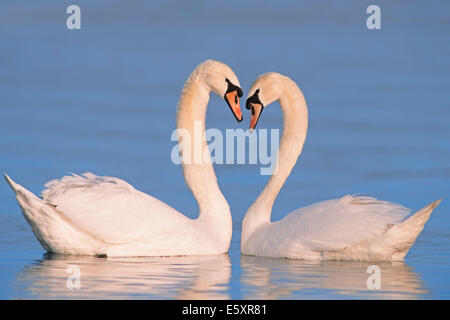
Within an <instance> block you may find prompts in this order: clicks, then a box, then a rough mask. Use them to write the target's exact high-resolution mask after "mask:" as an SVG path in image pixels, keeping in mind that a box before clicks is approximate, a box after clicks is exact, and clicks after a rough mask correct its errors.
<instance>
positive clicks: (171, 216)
mask: <svg viewBox="0 0 450 320" xmlns="http://www.w3.org/2000/svg"><path fill="white" fill-rule="evenodd" d="M45 186H46V189H45V190H44V191H43V192H42V197H43V200H44V201H46V202H49V203H51V204H52V205H54V206H55V207H56V209H58V210H59V211H60V212H62V213H63V214H64V216H65V217H67V218H68V219H69V220H70V221H71V222H72V223H73V225H75V226H76V227H79V228H80V229H81V230H83V231H84V232H87V233H89V234H93V235H94V234H95V236H96V237H97V238H99V239H102V240H103V241H105V242H107V243H110V244H120V243H127V242H131V241H134V240H138V239H142V238H144V237H151V236H154V237H157V236H158V235H159V234H161V233H164V229H166V228H167V229H168V230H173V227H174V225H176V224H178V223H181V224H183V222H185V221H186V222H187V220H188V219H187V218H186V217H185V216H184V215H182V214H180V213H178V211H176V210H175V209H173V208H172V207H170V206H168V205H167V204H165V203H164V202H162V201H160V200H158V199H156V198H154V197H152V196H150V195H147V194H145V193H143V192H140V191H138V190H136V189H135V188H133V187H132V186H131V185H130V184H128V183H126V182H125V181H123V180H121V179H118V178H113V177H101V176H96V175H94V174H92V173H85V174H84V175H83V176H80V175H75V174H74V175H72V176H65V177H63V178H61V179H57V180H52V181H49V182H48V183H47V184H46V185H45ZM154 240H155V242H156V241H157V239H154Z"/></svg>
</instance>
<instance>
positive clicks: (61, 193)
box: [5, 60, 243, 257]
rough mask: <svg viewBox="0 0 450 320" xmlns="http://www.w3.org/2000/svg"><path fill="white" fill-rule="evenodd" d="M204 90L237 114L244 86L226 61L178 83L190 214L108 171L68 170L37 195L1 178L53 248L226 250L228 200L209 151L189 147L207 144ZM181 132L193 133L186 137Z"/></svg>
mask: <svg viewBox="0 0 450 320" xmlns="http://www.w3.org/2000/svg"><path fill="white" fill-rule="evenodd" d="M210 92H214V93H216V94H218V95H219V96H220V97H223V98H224V99H225V101H226V103H227V104H228V106H229V108H230V109H231V111H232V113H233V114H234V116H235V117H236V119H237V120H238V121H242V111H241V108H240V99H239V98H240V97H242V94H243V93H242V89H241V87H240V84H239V80H238V78H237V76H236V74H235V73H234V72H233V70H232V69H231V68H230V67H229V66H228V65H226V64H224V63H222V62H219V61H216V60H207V61H204V62H203V63H201V64H199V65H198V66H197V67H196V68H195V70H194V71H193V72H192V73H191V74H190V76H189V78H188V79H187V81H186V82H185V84H184V87H183V89H182V93H181V97H180V100H179V103H178V112H177V130H179V131H180V132H181V133H183V134H179V135H178V142H179V144H178V146H179V150H180V156H181V159H182V167H183V174H184V178H185V180H186V184H187V186H188V187H189V188H190V190H191V191H192V193H193V196H194V197H195V199H196V200H197V203H198V207H199V215H198V217H197V218H196V219H190V218H188V217H187V216H185V215H183V214H182V213H180V212H179V211H177V210H176V209H174V208H172V207H171V206H169V205H168V204H166V203H164V202H162V201H160V200H158V199H157V198H155V197H152V196H151V195H148V194H145V193H144V192H141V191H139V190H137V189H135V188H134V187H133V186H132V185H130V184H129V183H127V182H125V181H123V180H121V179H119V178H114V177H108V176H97V175H95V174H92V173H89V172H87V173H84V174H82V175H77V174H72V175H68V176H64V177H62V178H61V179H55V180H52V181H49V182H47V183H46V184H45V190H43V191H42V197H41V198H40V197H37V196H36V195H34V194H33V193H32V192H30V191H28V190H27V189H26V188H24V187H23V186H21V185H19V184H18V183H16V182H15V181H13V180H12V179H11V178H10V177H9V176H8V175H7V174H6V173H5V179H6V181H7V182H8V184H9V185H10V187H11V188H12V190H13V191H14V192H15V195H16V199H17V202H18V203H19V206H20V207H21V209H22V211H23V214H24V217H25V219H26V220H27V221H28V223H29V224H30V226H31V229H32V231H33V233H34V234H35V236H36V238H37V239H38V240H39V242H40V244H41V245H42V247H43V248H44V249H45V250H46V251H48V252H51V253H59V254H72V255H89V256H98V257H115V256H120V257H125V256H183V255H206V254H225V253H227V252H228V250H229V246H230V242H231V235H232V217H231V211H230V207H229V205H228V203H227V201H226V199H225V197H224V196H223V194H222V192H221V191H220V189H219V186H218V183H217V178H216V175H215V173H214V169H213V166H212V165H211V163H210V161H209V160H210V154H209V153H205V154H204V155H203V157H201V161H197V160H198V159H195V158H194V154H193V152H187V151H190V150H189V149H195V148H197V147H198V148H200V150H205V148H207V146H206V143H205V141H204V139H203V136H202V137H200V139H194V137H193V135H194V134H195V132H194V128H195V126H196V125H198V126H201V128H202V131H201V132H202V134H204V127H205V117H206V109H207V106H208V102H209V96H210ZM186 134H187V135H191V136H192V139H186V138H187V137H186Z"/></svg>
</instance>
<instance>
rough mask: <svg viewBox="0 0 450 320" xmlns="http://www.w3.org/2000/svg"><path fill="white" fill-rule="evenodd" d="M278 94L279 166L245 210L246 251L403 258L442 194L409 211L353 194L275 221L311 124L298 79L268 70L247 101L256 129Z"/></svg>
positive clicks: (299, 256) (316, 257)
mask: <svg viewBox="0 0 450 320" xmlns="http://www.w3.org/2000/svg"><path fill="white" fill-rule="evenodd" d="M276 100H279V102H280V105H281V109H282V111H283V117H284V130H283V135H282V139H281V145H280V149H279V162H278V171H277V172H276V173H275V174H274V175H272V177H271V178H270V181H269V182H268V184H267V186H266V187H265V188H264V190H263V191H262V193H261V194H260V195H259V197H258V198H257V199H256V201H255V202H254V203H253V204H252V205H251V206H250V208H249V209H248V211H247V213H246V215H245V218H244V221H243V223H242V237H241V251H242V253H243V254H244V255H255V256H269V257H286V258H295V259H308V260H355V261H381V260H384V261H396V260H403V259H404V257H405V255H406V253H407V252H408V250H409V248H410V247H411V246H412V245H413V243H414V241H415V240H416V238H417V236H418V235H419V234H420V232H421V231H422V229H423V227H424V225H425V222H426V221H427V220H428V218H429V216H430V214H431V212H432V211H433V209H434V208H435V207H436V206H437V205H438V204H439V202H440V201H441V200H438V201H435V202H433V203H431V204H429V205H428V206H426V207H425V208H423V209H421V210H420V211H418V212H417V213H415V214H414V215H411V216H408V215H409V213H410V210H409V209H407V208H404V207H402V206H401V205H398V204H394V203H390V202H386V201H380V200H377V199H374V198H371V197H362V196H351V195H347V196H345V197H343V198H340V199H333V200H328V201H322V202H319V203H316V204H313V205H310V206H307V207H304V208H300V209H297V210H295V211H293V212H291V213H290V214H288V215H287V216H286V217H284V218H283V219H282V220H280V221H277V222H272V223H271V222H270V217H271V212H272V207H273V203H274V201H275V198H276V197H277V195H278V193H279V192H280V189H281V188H282V186H283V184H284V182H285V181H286V179H287V177H288V176H289V174H290V172H291V170H292V168H293V167H294V165H295V163H296V161H297V158H298V157H299V155H300V153H301V151H302V148H303V144H304V142H305V139H306V132H307V128H308V109H307V106H306V101H305V99H304V97H303V94H302V92H301V91H300V89H299V88H298V86H297V85H296V83H295V82H294V81H292V80H291V79H290V78H288V77H286V76H283V75H281V74H278V73H268V74H264V75H261V76H260V77H259V78H258V79H257V80H256V81H255V82H254V83H253V85H252V87H251V89H250V91H249V98H248V99H247V103H246V107H247V109H251V112H252V118H251V121H250V130H253V129H254V128H255V126H256V124H257V122H258V119H259V116H260V115H261V112H262V110H263V108H264V107H266V106H267V105H269V104H271V103H272V102H274V101H276Z"/></svg>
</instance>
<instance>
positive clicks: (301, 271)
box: [241, 256, 427, 299]
mask: <svg viewBox="0 0 450 320" xmlns="http://www.w3.org/2000/svg"><path fill="white" fill-rule="evenodd" d="M369 265H370V263H367V262H351V261H323V262H320V261H304V260H291V259H276V258H264V257H251V256H242V257H241V267H242V275H241V283H242V284H243V285H241V288H244V289H245V291H246V292H242V297H243V298H244V299H299V298H302V299H318V298H319V299H328V298H331V299H333V298H343V299H345V298H353V299H355V298H357V299H358V298H369V299H418V298H420V295H422V294H425V293H427V290H426V289H425V288H423V285H422V281H421V280H420V278H419V276H418V275H417V274H416V273H415V272H414V271H412V268H411V267H409V266H407V265H406V264H405V263H404V262H384V263H377V265H378V266H379V267H380V271H381V288H380V289H379V290H369V289H368V288H367V284H366V283H367V279H368V278H369V276H370V274H368V273H366V270H367V267H368V266H369Z"/></svg>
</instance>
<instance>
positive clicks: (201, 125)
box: [177, 70, 232, 237]
mask: <svg viewBox="0 0 450 320" xmlns="http://www.w3.org/2000/svg"><path fill="white" fill-rule="evenodd" d="M210 91H211V89H210V87H209V86H208V85H207V84H206V83H205V82H204V80H203V79H202V77H201V70H200V71H199V70H196V71H194V72H193V74H192V75H191V76H190V77H189V79H188V80H187V81H186V83H185V85H184V88H183V92H182V95H181V98H180V102H179V105H178V116H177V129H178V141H179V146H181V150H182V153H181V154H182V159H183V161H182V166H183V174H184V178H185V180H186V183H187V185H188V187H189V188H190V189H191V191H192V193H193V195H194V197H195V199H196V200H197V203H198V206H199V218H198V220H200V221H208V223H211V224H214V225H216V228H215V229H216V230H219V231H218V233H220V232H221V231H220V230H223V232H224V235H223V236H225V237H228V233H231V228H232V223H231V212H230V208H229V206H228V203H227V201H226V199H225V197H224V196H223V195H222V192H221V191H220V189H219V185H218V183H217V177H216V175H215V173H214V168H213V166H212V165H211V159H210V155H209V152H208V146H207V145H206V142H205V135H204V133H205V117H206V109H207V106H208V101H209V93H210ZM217 225H219V226H220V228H217ZM219 236H221V235H219Z"/></svg>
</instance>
